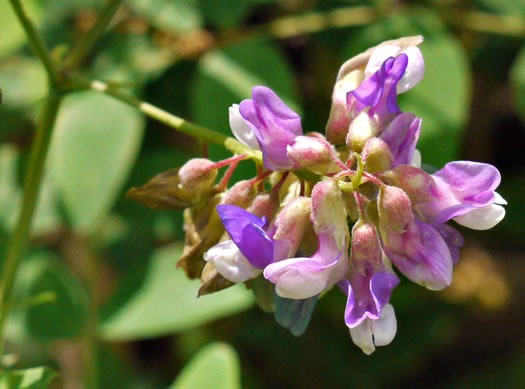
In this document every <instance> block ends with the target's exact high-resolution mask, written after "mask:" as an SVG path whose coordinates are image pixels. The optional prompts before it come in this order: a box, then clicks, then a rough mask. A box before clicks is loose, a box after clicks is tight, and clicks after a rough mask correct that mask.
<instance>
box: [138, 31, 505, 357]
mask: <svg viewBox="0 0 525 389" xmlns="http://www.w3.org/2000/svg"><path fill="white" fill-rule="evenodd" d="M422 41H423V38H422V37H420V36H416V37H407V38H401V39H398V40H394V41H388V42H384V43H382V44H380V45H378V46H376V47H373V48H370V49H369V50H367V51H366V52H364V53H361V54H359V55H357V56H356V57H354V58H352V59H350V60H348V61H347V62H345V63H344V64H343V66H342V67H341V69H340V71H339V74H338V76H337V80H336V83H335V86H334V92H333V95H332V107H331V111H330V113H329V115H328V121H327V125H326V131H325V134H321V133H315V132H314V133H307V134H305V133H304V132H303V127H302V123H301V118H300V117H299V115H297V114H296V113H295V112H294V111H293V110H292V109H291V108H289V107H288V106H287V105H286V104H285V103H284V102H283V101H282V100H281V99H280V98H279V97H278V96H277V95H276V94H275V93H274V92H273V91H272V90H271V89H269V88H266V87H264V86H256V87H254V88H253V92H252V98H251V99H247V100H243V101H242V102H240V104H238V105H237V104H234V105H233V106H232V107H231V108H230V110H229V119H230V126H231V129H232V133H233V134H234V135H235V137H236V138H237V140H238V142H237V143H236V144H237V146H236V148H235V150H240V152H239V154H238V155H237V156H234V157H232V158H230V159H228V160H224V161H219V162H213V161H210V160H208V159H203V158H196V159H193V160H190V161H188V162H187V163H186V164H185V165H184V166H183V167H181V168H180V169H178V170H177V169H174V170H171V171H169V172H166V173H162V174H159V175H158V176H156V177H154V178H153V179H152V180H151V181H150V182H149V183H147V184H146V185H144V186H143V187H140V188H133V189H132V190H130V192H129V196H130V197H132V198H134V199H135V200H137V201H139V202H141V203H143V204H145V205H147V206H150V207H152V208H157V209H170V208H171V209H184V222H185V224H184V229H185V232H186V244H185V249H184V252H183V255H182V258H181V259H180V260H179V266H180V267H182V268H184V270H185V271H186V272H187V274H188V276H190V277H192V278H196V277H200V278H201V288H200V290H199V294H200V295H202V294H207V293H212V292H216V291H218V290H221V289H224V288H226V287H229V286H231V285H234V284H236V283H247V286H248V287H250V288H251V289H252V290H253V291H254V294H255V297H256V299H257V301H258V303H259V304H260V305H261V307H262V308H263V309H264V310H266V311H268V310H274V311H275V315H276V319H277V321H278V322H279V323H280V324H282V325H285V326H286V327H288V328H289V329H290V331H291V332H292V333H293V334H295V335H299V334H300V333H302V332H303V331H304V330H305V329H306V327H307V325H308V321H309V320H310V316H311V313H312V311H313V308H314V306H315V304H316V302H317V300H318V298H319V297H320V296H322V294H323V293H324V292H326V291H327V290H328V289H331V288H332V287H333V286H334V285H337V286H338V287H339V289H340V290H342V291H343V292H344V293H345V294H346V295H347V304H346V310H345V315H344V320H345V323H346V325H347V326H348V328H349V331H350V335H351V338H352V340H353V341H354V343H355V344H357V345H358V346H359V347H360V348H361V349H362V350H363V351H364V352H365V353H367V354H369V353H371V352H373V351H374V350H375V347H376V346H383V345H386V344H388V343H390V342H391V341H392V339H393V338H394V336H395V333H396V329H397V322H396V318H395V312H394V308H393V307H392V305H391V304H390V302H389V301H390V297H391V294H392V291H393V290H394V288H395V287H396V286H397V285H398V283H399V282H400V280H399V278H398V276H397V274H396V269H397V271H399V272H401V273H403V274H404V275H405V276H406V277H407V278H408V279H410V280H411V281H413V282H415V283H418V284H420V285H423V286H425V287H427V288H428V289H431V290H439V289H443V288H445V287H446V286H448V285H450V283H451V281H452V270H453V265H454V264H455V263H456V262H457V260H458V255H459V254H458V253H459V248H460V247H461V245H462V242H463V240H462V237H461V234H460V233H459V232H458V231H457V230H456V229H454V228H453V227H451V226H450V225H448V224H445V223H447V222H448V221H450V220H451V219H453V220H454V221H455V222H457V223H458V224H461V225H463V226H466V227H469V228H473V229H487V228H491V227H493V226H494V225H496V224H497V223H498V222H499V221H501V220H502V219H503V217H504V214H505V209H504V207H503V205H504V204H505V201H504V200H503V198H502V197H501V196H500V195H499V194H497V192H495V189H496V188H497V186H498V185H499V183H500V175H499V172H498V170H497V169H496V168H495V167H493V166H491V165H488V164H483V163H476V162H469V161H456V162H451V163H448V164H446V165H445V166H444V167H443V168H442V169H441V170H438V171H437V172H435V173H434V174H429V173H427V172H425V171H424V170H422V169H421V167H420V165H421V155H420V154H419V152H418V151H417V150H416V145H417V141H418V138H419V134H420V132H421V131H422V120H421V119H420V118H418V117H417V116H416V115H414V114H413V113H408V112H402V111H401V109H400V108H399V106H398V104H397V96H398V94H400V93H404V92H406V91H408V90H409V89H411V88H412V87H414V86H415V85H416V84H417V83H418V82H419V81H420V80H421V78H422V77H423V74H424V61H423V56H422V54H421V51H420V50H419V48H418V45H419V44H420V43H422ZM230 141H233V140H232V139H230ZM249 159H254V160H256V162H257V163H258V164H259V166H261V164H262V165H263V166H264V169H262V170H261V169H258V170H257V174H256V175H255V176H254V177H253V178H252V179H250V180H245V181H239V182H237V183H235V184H233V185H230V184H229V179H230V177H231V174H232V173H233V170H235V168H236V166H237V164H238V163H250V162H248V160H249ZM226 166H228V168H227V170H226V171H225V173H224V174H223V175H222V178H221V179H220V181H219V182H217V177H218V175H219V169H221V168H223V167H226ZM228 187H229V188H228ZM268 296H270V297H268ZM271 296H273V297H271ZM305 312H307V313H308V314H305Z"/></svg>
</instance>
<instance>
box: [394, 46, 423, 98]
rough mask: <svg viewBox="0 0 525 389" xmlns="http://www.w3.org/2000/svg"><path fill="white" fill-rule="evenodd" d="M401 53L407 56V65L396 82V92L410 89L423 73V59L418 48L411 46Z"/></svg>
mask: <svg viewBox="0 0 525 389" xmlns="http://www.w3.org/2000/svg"><path fill="white" fill-rule="evenodd" d="M402 53H404V54H406V55H407V56H408V65H407V68H406V70H405V74H404V75H403V77H402V78H401V80H399V82H398V83H397V93H405V92H406V91H407V90H409V89H412V88H413V87H414V86H415V85H416V84H417V83H418V82H419V81H421V79H422V78H423V76H424V75H425V61H424V60H423V54H422V53H421V50H419V48H417V47H416V46H411V47H409V48H408V49H406V50H404V51H402Z"/></svg>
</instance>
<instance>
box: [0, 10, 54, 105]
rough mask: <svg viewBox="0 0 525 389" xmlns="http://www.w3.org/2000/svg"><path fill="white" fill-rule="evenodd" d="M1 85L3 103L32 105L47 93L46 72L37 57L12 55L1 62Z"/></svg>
mask: <svg viewBox="0 0 525 389" xmlns="http://www.w3.org/2000/svg"><path fill="white" fill-rule="evenodd" d="M0 17H1V16H0ZM0 85H1V86H2V105H5V106H7V107H10V108H12V107H30V106H33V105H34V104H35V103H37V102H38V101H39V100H41V99H43V98H44V97H45V95H46V92H47V78H46V72H45V71H44V67H43V66H42V64H41V63H40V62H38V61H37V60H36V59H33V58H27V57H10V58H7V59H5V60H3V61H2V62H1V63H0Z"/></svg>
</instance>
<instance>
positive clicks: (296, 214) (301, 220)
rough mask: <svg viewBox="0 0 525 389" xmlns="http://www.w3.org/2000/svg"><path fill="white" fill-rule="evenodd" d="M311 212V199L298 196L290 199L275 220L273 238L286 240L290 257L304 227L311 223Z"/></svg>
mask: <svg viewBox="0 0 525 389" xmlns="http://www.w3.org/2000/svg"><path fill="white" fill-rule="evenodd" d="M311 212H312V199H310V198H308V197H298V198H296V199H294V200H292V201H290V202H289V203H288V204H287V205H286V206H285V207H284V208H283V210H282V211H281V212H279V215H277V218H276V220H275V226H276V230H275V234H274V236H273V239H276V240H287V241H289V242H290V243H291V244H290V247H289V252H288V256H286V258H290V257H292V256H293V255H294V254H295V252H296V251H297V247H298V246H299V243H300V242H301V240H302V237H303V235H304V232H305V230H306V227H308V226H309V225H311V222H310V214H311Z"/></svg>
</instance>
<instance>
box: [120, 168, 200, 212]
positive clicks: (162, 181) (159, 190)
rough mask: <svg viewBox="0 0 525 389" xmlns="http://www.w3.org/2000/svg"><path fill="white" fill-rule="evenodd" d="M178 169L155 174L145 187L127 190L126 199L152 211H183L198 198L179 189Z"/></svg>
mask: <svg viewBox="0 0 525 389" xmlns="http://www.w3.org/2000/svg"><path fill="white" fill-rule="evenodd" d="M178 172H179V168H175V169H170V170H168V171H165V172H163V173H160V174H157V175H156V176H154V177H153V178H152V179H151V180H149V181H148V182H147V183H146V185H143V186H138V187H135V188H131V189H130V190H128V193H127V194H126V197H128V198H130V199H132V200H135V201H136V202H137V203H140V204H142V205H145V206H146V207H148V208H152V209H184V208H187V207H191V206H193V205H195V204H196V203H197V202H198V201H199V200H200V198H199V196H196V195H195V193H192V192H190V191H187V190H183V189H181V188H180V187H179V181H180V178H179V175H178Z"/></svg>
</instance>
